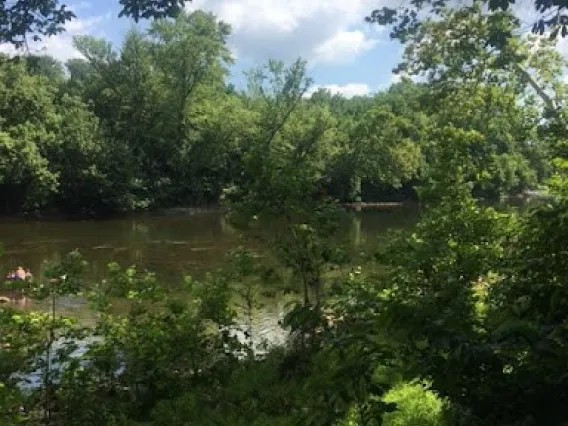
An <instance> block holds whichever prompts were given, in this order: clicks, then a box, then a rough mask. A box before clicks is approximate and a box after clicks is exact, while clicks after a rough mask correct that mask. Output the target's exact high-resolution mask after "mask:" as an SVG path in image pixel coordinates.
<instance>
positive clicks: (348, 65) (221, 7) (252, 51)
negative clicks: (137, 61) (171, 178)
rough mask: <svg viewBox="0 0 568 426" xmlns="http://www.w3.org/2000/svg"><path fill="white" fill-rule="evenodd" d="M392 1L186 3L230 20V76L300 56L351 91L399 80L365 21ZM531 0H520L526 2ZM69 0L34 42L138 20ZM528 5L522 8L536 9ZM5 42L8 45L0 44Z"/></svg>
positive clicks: (322, 81)
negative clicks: (54, 29) (64, 16)
mask: <svg viewBox="0 0 568 426" xmlns="http://www.w3.org/2000/svg"><path fill="white" fill-rule="evenodd" d="M393 1H395V0H193V2H192V3H188V9H189V10H194V9H197V8H199V9H202V10H205V11H210V12H213V13H214V14H215V15H217V16H218V17H219V18H220V19H222V20H224V21H225V22H228V23H229V24H231V26H232V29H233V33H232V36H231V38H230V46H231V49H232V51H233V53H234V55H235V57H236V58H237V62H236V65H235V66H234V68H233V69H232V76H231V80H232V81H233V82H235V83H236V84H237V85H239V86H240V85H241V84H242V82H243V76H242V73H243V71H244V70H247V69H250V68H251V67H254V66H256V65H258V64H261V63H263V62H265V61H267V60H268V59H270V58H273V59H282V60H284V61H287V62H291V61H293V60H295V59H296V58H298V57H302V58H304V59H307V60H308V62H309V66H310V74H311V76H312V77H313V78H314V80H315V85H316V87H322V86H323V87H327V88H328V89H330V90H331V91H333V92H339V93H343V94H345V95H346V96H353V95H360V94H366V93H370V92H375V91H377V90H381V89H383V88H385V87H387V86H388V85H389V84H390V83H391V82H392V80H393V75H392V73H391V70H392V69H393V68H394V67H395V66H396V64H397V63H398V61H399V60H400V57H401V53H402V47H401V45H400V44H399V43H397V42H393V41H390V40H389V37H388V30H386V29H384V28H380V27H378V26H376V25H372V24H367V23H365V22H364V17H365V16H366V15H367V14H368V13H369V12H370V11H371V10H372V9H373V8H377V7H381V6H383V5H385V4H388V3H391V4H392V2H393ZM527 1H529V0H521V2H520V3H521V6H522V4H523V3H525V4H526V2H527ZM64 3H67V4H68V5H69V7H70V9H71V10H73V11H74V12H75V13H76V15H77V16H78V19H76V20H74V21H72V22H70V23H68V24H67V31H66V33H64V34H60V35H57V36H54V37H51V38H49V39H46V40H44V41H42V42H40V43H35V44H32V46H31V48H32V49H33V50H36V51H37V50H42V51H43V52H44V53H47V54H50V55H52V56H55V57H56V58H59V59H61V60H63V61H65V60H67V59H68V58H70V57H75V56H78V52H76V51H75V50H74V49H73V46H72V38H73V36H74V35H78V34H90V35H94V36H97V37H104V38H106V39H108V40H110V41H112V42H113V43H114V44H115V45H116V46H120V43H121V40H122V37H123V36H124V34H125V32H126V31H127V30H128V29H129V28H130V27H131V26H132V25H133V23H132V22H131V21H129V20H128V19H126V18H121V19H119V18H118V13H119V3H118V0H68V1H65V2H64ZM518 3H519V2H518ZM529 3H530V1H529ZM525 9H526V10H525V11H523V10H521V14H522V15H524V13H523V12H526V13H528V14H529V15H530V14H532V13H531V12H532V11H531V10H529V8H528V7H527V8H525ZM527 19H530V18H527ZM140 25H141V26H142V27H143V26H144V24H140ZM0 50H4V51H6V50H9V48H8V47H6V46H4V47H2V46H0Z"/></svg>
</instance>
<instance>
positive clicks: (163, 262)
mask: <svg viewBox="0 0 568 426" xmlns="http://www.w3.org/2000/svg"><path fill="white" fill-rule="evenodd" d="M417 218H418V209H417V207H416V206H414V205H408V206H403V207H398V208H394V209H389V210H373V211H363V212H349V213H346V214H345V217H344V218H343V222H342V227H341V230H340V232H338V235H337V239H338V241H341V242H343V243H346V244H347V245H348V247H351V248H352V249H353V250H355V251H368V250H372V249H374V248H376V247H377V246H378V244H380V241H381V235H384V233H385V232H386V231H387V230H388V229H394V228H407V227H410V226H412V225H413V224H414V223H415V222H416V220H417ZM267 232H269V230H267ZM241 243H244V245H245V246H247V247H248V248H250V249H253V250H255V251H257V252H259V254H261V255H262V254H263V252H265V251H266V249H265V248H264V247H263V246H262V244H260V243H259V242H258V241H257V240H256V239H253V238H247V235H246V234H245V235H244V236H242V234H241V233H240V232H238V231H237V230H235V229H234V228H233V227H232V226H231V225H230V224H229V223H228V222H227V221H226V220H225V218H224V215H223V214H222V212H220V211H214V210H213V211H203V210H191V209H187V210H183V211H178V212H177V213H176V214H172V213H168V214H141V215H133V216H130V217H128V218H119V219H108V220H84V221H63V220H61V221H59V220H45V221H0V245H1V246H2V247H3V255H2V257H0V273H2V274H4V275H5V274H6V273H7V272H8V271H10V270H12V269H15V268H17V267H18V266H23V267H24V268H29V269H30V270H31V271H32V273H33V274H34V275H39V274H41V272H42V270H43V268H44V262H48V261H54V262H57V261H58V260H59V259H61V257H62V256H64V255H65V254H66V253H69V252H70V251H72V250H75V249H77V250H79V251H80V252H81V253H82V255H83V256H84V258H85V260H86V261H87V262H88V264H89V267H88V270H87V274H88V275H89V277H90V278H91V279H93V280H98V279H102V278H104V276H105V274H106V271H107V265H108V263H109V262H112V261H115V262H118V263H120V264H121V265H122V266H129V265H136V266H137V267H138V268H139V269H148V270H151V271H153V272H155V273H156V274H157V276H158V277H159V279H160V280H161V282H163V283H164V285H177V284H178V283H180V282H181V280H182V278H183V276H185V275H192V276H194V277H196V278H199V277H200V276H202V275H203V274H204V273H205V272H207V271H211V270H213V269H216V268H219V267H222V266H223V264H224V263H225V262H226V261H227V255H228V253H229V251H230V250H231V249H233V248H235V247H237V246H238V245H239V244H241ZM288 301H289V299H287V298H286V297H284V296H283V295H281V294H277V295H276V296H274V297H272V298H270V299H265V300H263V301H262V306H261V307H260V308H259V309H258V311H257V312H256V313H255V318H254V322H255V324H254V326H255V328H256V329H257V330H258V333H259V335H260V337H263V336H264V337H266V336H269V335H272V337H277V336H278V335H279V333H276V330H277V329H278V328H279V327H278V321H279V320H280V319H281V318H282V316H283V314H284V311H285V306H286V303H287V302H288ZM33 303H34V302H32V307H31V308H32V309H33V308H38V307H39V308H40V309H41V308H42V306H41V305H38V304H36V305H33ZM29 308H30V307H28V309H29ZM58 311H60V312H61V313H64V314H70V315H73V316H77V317H80V318H82V319H84V320H85V321H88V320H89V311H88V309H87V307H86V304H85V302H84V300H82V299H76V298H65V299H61V300H60V301H59V303H58ZM273 340H274V339H273ZM278 340H279V339H278Z"/></svg>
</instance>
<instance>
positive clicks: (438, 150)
mask: <svg viewBox="0 0 568 426" xmlns="http://www.w3.org/2000/svg"><path fill="white" fill-rule="evenodd" d="M509 18H510V16H509V15H508V14H507V12H502V11H497V12H491V11H489V12H488V11H486V10H485V9H483V8H482V7H480V5H479V4H475V5H474V6H472V7H467V8H461V9H459V10H455V9H444V10H442V11H441V12H440V16H439V17H438V19H436V20H431V21H427V22H426V23H424V25H422V26H421V27H420V29H419V31H417V32H415V33H414V34H413V35H412V37H409V39H408V44H407V46H406V53H405V57H404V64H403V65H402V66H403V67H405V69H406V70H407V72H409V73H412V74H422V76H423V77H424V78H425V80H426V81H425V82H424V83H423V84H414V83H412V82H410V81H403V82H402V83H400V84H398V85H395V86H393V87H392V88H391V89H389V90H388V91H386V92H384V93H379V94H377V95H376V96H373V97H368V98H354V99H344V98H341V97H338V96H331V95H330V94H329V93H326V92H324V91H320V92H316V93H315V94H314V95H312V96H311V97H309V98H308V97H306V96H305V94H306V93H307V91H308V88H309V84H310V80H309V78H308V77H307V75H306V70H305V68H306V66H305V63H304V62H302V61H297V62H295V63H293V64H291V65H290V66H286V65H285V64H282V63H280V62H275V61H270V62H269V63H268V64H266V65H265V66H262V67H259V68H258V69H256V70H254V71H251V72H250V74H249V76H248V77H249V86H248V88H247V90H246V91H244V92H237V91H234V90H229V88H228V87H227V86H226V85H225V82H224V76H225V74H226V72H227V66H228V64H229V63H230V60H231V58H230V55H229V53H228V50H227V48H226V45H225V40H226V37H227V34H228V28H227V27H226V26H225V25H224V24H222V23H220V22H217V21H215V19H214V18H213V17H211V16H209V15H206V14H203V13H201V12H197V13H194V14H192V15H188V16H185V15H184V16H180V17H178V18H177V19H176V20H173V21H157V22H156V23H155V24H154V25H153V26H152V27H151V29H150V30H149V31H148V32H147V33H144V34H140V33H136V32H132V33H130V34H129V35H128V37H127V38H126V40H125V42H124V46H123V47H122V49H121V51H120V52H116V51H114V50H113V49H112V47H111V46H110V45H109V44H108V43H107V42H105V41H104V40H95V39H91V38H79V39H77V41H76V43H77V46H78V48H79V49H80V50H81V52H82V53H83V54H84V56H85V57H86V60H74V61H72V62H71V63H69V64H67V70H68V72H69V77H68V78H67V77H62V76H61V75H60V74H58V73H57V71H56V70H57V69H58V67H57V65H56V64H55V63H53V61H50V60H39V59H38V60H35V59H34V60H30V61H27V62H15V61H11V60H7V59H4V60H3V62H2V64H1V73H2V75H1V76H2V78H1V79H0V84H1V85H0V92H1V93H2V95H3V96H2V97H0V99H7V101H3V102H4V103H3V104H0V105H1V107H0V108H1V109H0V112H1V117H2V122H1V126H2V127H1V133H0V135H1V137H0V143H1V144H2V145H0V149H1V150H2V154H3V155H2V156H1V157H0V165H1V168H0V173H1V174H0V189H1V191H2V192H1V194H2V196H3V197H5V200H4V203H5V205H6V206H7V208H12V209H17V208H21V207H25V208H28V209H38V208H41V207H43V206H50V205H51V206H60V207H61V206H72V208H73V209H77V210H87V211H96V210H98V209H100V208H101V207H104V208H105V209H108V210H116V209H131V208H137V207H148V206H161V205H171V204H176V203H184V202H192V201H193V202H195V201H197V200H200V199H207V198H209V199H217V198H220V199H221V202H222V203H223V204H224V205H225V206H226V207H228V210H229V212H230V213H229V215H228V216H229V218H230V219H231V220H232V223H233V224H234V225H235V227H238V228H240V229H241V230H243V232H247V230H250V229H251V228H252V229H254V228H255V227H256V226H258V224H265V223H270V224H271V226H273V228H274V233H273V234H272V235H273V236H274V238H271V239H269V240H268V241H267V243H268V245H267V246H268V247H269V248H270V250H271V256H270V262H268V263H261V262H259V261H258V260H257V258H255V257H254V254H253V253H250V252H248V251H247V250H245V249H239V250H235V251H234V252H233V253H231V260H232V262H231V263H230V265H229V266H228V267H227V268H226V269H223V270H220V271H215V272H212V273H210V274H209V275H207V276H206V277H205V278H204V279H203V280H202V281H200V282H197V281H195V280H193V279H191V278H189V277H188V278H187V279H186V281H185V283H184V284H185V286H184V290H183V292H182V293H181V294H180V293H174V292H173V291H172V290H166V288H167V286H163V285H161V283H159V282H158V281H157V279H156V276H155V275H153V274H151V273H147V272H141V271H138V270H137V269H136V268H135V267H128V268H126V269H123V268H121V267H120V266H119V265H117V264H111V265H109V271H108V277H107V279H105V280H103V281H101V282H98V283H92V282H85V281H84V279H83V277H84V274H83V269H84V267H85V262H84V260H83V259H82V257H81V255H80V254H79V253H76V252H73V253H71V254H70V255H69V256H68V257H67V258H65V259H64V260H63V261H62V262H61V263H60V264H57V265H52V266H51V267H50V268H47V270H46V273H45V274H44V276H42V277H30V276H29V275H26V273H25V271H24V270H23V269H22V270H18V271H17V272H16V273H14V274H12V275H10V276H9V278H8V281H9V282H7V283H6V284H5V286H4V287H5V290H6V291H9V292H10V294H11V297H12V298H13V299H14V300H15V301H19V300H21V298H22V297H24V296H26V297H32V298H34V299H39V300H44V305H45V306H48V307H49V308H48V309H46V310H44V311H41V312H34V311H31V312H28V311H22V310H18V309H16V308H15V307H13V306H11V305H3V306H0V421H1V422H2V424H6V425H10V426H11V425H14V426H15V425H18V424H24V425H30V426H34V425H40V424H43V425H48V426H59V425H84V426H89V425H93V426H94V425H109V426H110V425H123V426H135V425H148V426H161V425H164V426H165V425H187V426H189V425H200V426H209V425H211V426H213V425H215V426H220V425H254V426H256V425H258V426H261V425H282V426H291V425H308V426H312V425H313V426H378V425H383V424H385V425H392V426H395V425H396V426H399V425H400V426H410V425H439V426H441V425H475V426H485V425H487V426H489V425H500V426H521V425H527V426H528V425H543V424H547V425H552V426H566V425H568V411H567V410H566V406H565V403H566V401H567V400H568V393H567V391H568V364H567V363H566V359H567V356H568V350H567V348H568V344H567V342H568V333H567V330H568V317H567V312H568V282H567V279H568V271H567V265H568V259H567V258H566V257H567V253H568V252H567V251H566V250H565V247H564V246H565V240H566V237H567V236H568V227H567V220H566V218H567V216H568V158H567V150H566V147H567V146H568V145H567V140H566V135H567V133H566V124H567V123H566V115H565V112H564V109H563V105H564V102H565V100H566V85H565V84H563V83H562V82H561V80H560V78H561V71H562V67H563V65H564V63H563V60H562V58H560V57H559V56H558V55H557V54H556V53H555V52H554V51H553V49H551V48H550V43H549V42H546V41H545V42H542V41H541V40H538V39H537V40H531V39H529V40H525V39H523V40H521V39H510V40H508V41H507V42H506V43H505V44H504V45H502V46H500V47H499V48H497V49H495V48H494V47H490V46H491V44H490V43H488V37H489V38H490V37H491V35H492V34H493V30H492V28H493V25H498V26H505V27H508V26H511V28H514V27H515V25H516V24H515V22H514V20H511V19H509ZM464 28H470V29H472V30H473V31H470V32H469V37H468V38H465V37H460V34H462V32H463V30H464ZM180 59H181V60H180ZM47 71H48V72H47ZM543 182H546V183H547V185H548V191H549V196H550V197H549V198H548V199H547V201H546V202H544V203H542V204H540V205H536V206H532V207H529V208H527V209H525V210H522V211H514V210H511V209H509V210H506V211H498V210H496V209H495V208H492V207H488V206H486V205H483V204H481V203H480V202H479V201H478V200H477V197H478V196H480V195H482V196H494V195H499V194H504V193H511V192H515V191H519V190H522V189H524V188H526V187H530V186H534V185H537V184H539V183H543ZM363 183H366V184H367V185H368V184H373V185H376V186H378V187H379V188H381V189H383V190H384V189H385V188H391V189H392V188H393V187H400V186H404V185H416V187H417V193H418V196H419V197H420V201H421V202H422V203H423V204H424V206H425V210H424V212H423V215H422V217H421V220H420V222H419V223H418V225H417V226H416V227H415V228H414V229H412V230H410V231H405V232H399V233H392V234H391V235H390V236H389V239H388V241H386V242H385V243H384V244H383V245H382V246H381V250H380V251H379V252H378V253H376V254H375V256H373V259H370V260H369V259H367V261H366V263H365V264H362V265H357V264H354V263H352V264H351V265H350V266H351V268H350V271H349V272H348V273H345V274H343V273H339V274H336V275H335V278H334V279H329V278H328V276H329V274H328V273H329V271H331V270H337V268H338V266H339V265H343V266H345V265H346V264H349V262H350V261H351V262H354V261H353V260H352V259H349V258H348V256H347V254H346V251H344V250H342V248H341V247H339V246H337V245H336V243H334V242H333V239H332V238H331V237H332V235H333V233H334V232H335V231H336V230H337V226H338V218H339V213H338V212H339V210H340V205H339V203H338V201H337V199H338V198H339V199H341V198H344V199H355V198H357V197H361V193H362V191H363ZM359 260H361V259H359ZM377 265H380V266H381V268H380V269H379V268H375V270H372V269H373V266H377ZM377 269H378V272H377ZM371 271H372V273H371ZM19 278H22V279H19ZM283 288H286V289H289V290H291V291H293V292H294V293H295V294H296V295H297V297H296V299H295V303H293V304H292V305H291V306H290V307H289V309H288V312H287V315H286V317H285V318H284V320H283V323H282V325H283V327H284V328H285V329H286V330H287V331H288V332H289V334H288V339H287V342H286V344H285V345H281V346H270V345H266V346H267V347H264V348H263V345H260V344H259V342H258V336H257V334H256V330H255V329H254V327H253V321H252V320H251V318H252V315H253V310H254V306H255V303H257V297H256V296H257V295H258V293H259V292H262V291H267V290H274V289H283ZM62 296H72V297H83V298H87V300H88V301H89V302H90V304H91V309H92V310H93V312H94V313H95V314H96V315H95V318H96V319H95V320H94V323H92V324H83V323H79V322H78V321H76V320H74V319H71V318H65V317H63V316H61V315H60V314H59V312H58V311H57V304H56V302H57V299H58V297H62ZM235 297H237V299H238V301H239V302H240V305H241V306H242V308H241V309H242V311H241V315H238V313H237V312H236V306H235V304H234V303H233V301H234V298H235ZM3 301H4V302H6V300H4V299H3ZM7 302H11V301H10V300H7ZM243 312H244V319H243V315H242V313H243Z"/></svg>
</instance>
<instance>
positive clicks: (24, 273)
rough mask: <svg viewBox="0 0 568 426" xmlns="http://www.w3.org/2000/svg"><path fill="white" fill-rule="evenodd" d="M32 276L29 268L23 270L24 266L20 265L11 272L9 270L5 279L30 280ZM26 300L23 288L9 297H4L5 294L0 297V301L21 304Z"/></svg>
mask: <svg viewBox="0 0 568 426" xmlns="http://www.w3.org/2000/svg"><path fill="white" fill-rule="evenodd" d="M32 278H33V275H32V273H31V272H30V270H29V269H27V270H24V268H22V267H21V266H18V269H16V270H15V271H13V272H10V273H9V274H8V275H7V276H6V279H7V280H8V281H20V282H21V281H30V280H31V279H32ZM18 293H20V294H18ZM27 301H28V298H27V297H26V296H25V294H24V292H23V290H21V292H16V293H15V294H13V295H12V297H10V298H8V297H5V296H1V297H0V303H7V302H14V303H15V302H19V303H20V304H22V305H26V304H27Z"/></svg>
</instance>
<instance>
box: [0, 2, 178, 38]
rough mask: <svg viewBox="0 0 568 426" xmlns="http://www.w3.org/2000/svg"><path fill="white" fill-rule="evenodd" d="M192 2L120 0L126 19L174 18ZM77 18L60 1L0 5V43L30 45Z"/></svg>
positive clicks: (54, 32) (57, 31)
mask: <svg viewBox="0 0 568 426" xmlns="http://www.w3.org/2000/svg"><path fill="white" fill-rule="evenodd" d="M186 1H189V0H119V4H120V5H121V6H122V10H121V12H120V14H119V16H126V17H129V18H132V19H134V20H135V21H136V22H138V21H139V20H140V19H150V18H164V17H173V16H176V15H177V14H179V12H181V11H182V10H183V7H184V4H185V3H186ZM74 18H76V16H75V14H74V13H73V11H72V10H71V9H69V7H68V6H67V5H66V4H65V3H62V2H61V1H60V0H13V1H2V3H1V4H0V43H11V44H13V45H15V46H16V47H21V46H22V45H24V44H26V42H27V38H28V37H32V39H33V40H39V39H40V38H41V37H43V36H50V35H54V34H57V33H60V32H62V31H65V24H66V22H68V21H70V20H72V19H74Z"/></svg>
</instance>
